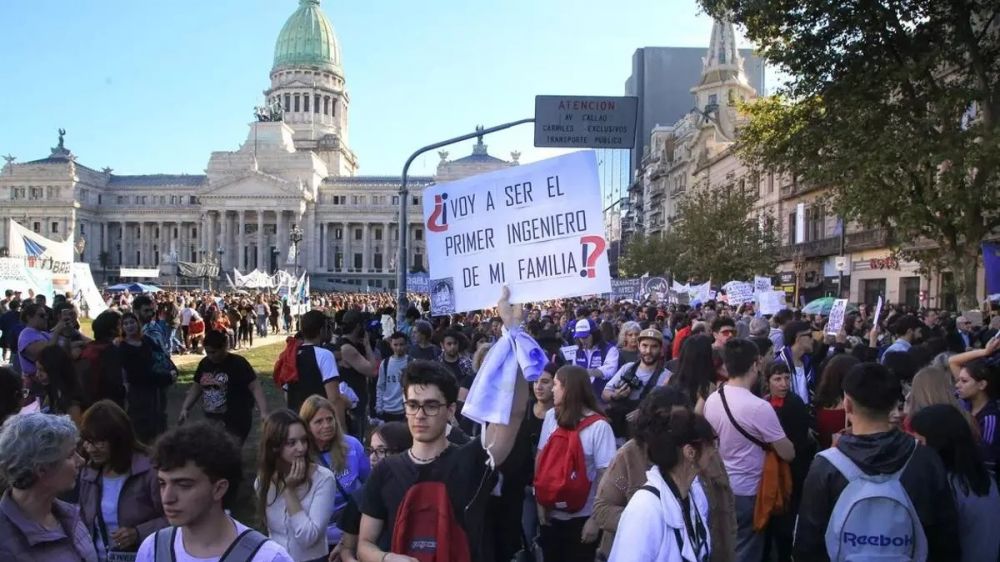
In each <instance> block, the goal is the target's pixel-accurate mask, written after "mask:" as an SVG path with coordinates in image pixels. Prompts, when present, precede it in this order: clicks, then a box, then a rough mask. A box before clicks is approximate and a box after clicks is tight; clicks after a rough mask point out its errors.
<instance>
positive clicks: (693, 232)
mask: <svg viewBox="0 0 1000 562" xmlns="http://www.w3.org/2000/svg"><path fill="white" fill-rule="evenodd" d="M755 202H756V194H755V193H754V192H753V191H750V190H741V189H740V188H738V187H736V186H735V185H733V184H728V185H725V186H712V187H711V188H707V187H702V188H695V189H692V190H691V191H689V192H688V193H685V194H684V196H682V197H681V199H680V200H679V201H678V203H677V214H676V216H675V217H674V218H673V219H672V220H671V221H670V224H671V230H670V231H669V232H667V233H666V234H664V235H663V236H661V237H650V238H639V239H636V240H634V241H633V242H632V243H630V244H629V246H628V249H627V253H626V256H625V258H624V261H623V270H624V271H625V272H626V273H627V274H629V275H642V274H643V273H650V274H653V275H656V274H660V273H664V272H669V273H671V274H672V275H673V277H674V279H678V280H682V281H687V280H696V281H699V282H702V281H707V280H709V279H711V280H713V281H714V282H718V283H720V284H721V283H725V282H727V281H731V280H734V279H752V278H753V276H754V275H771V274H773V273H774V269H775V266H776V265H777V261H776V259H777V248H778V236H777V232H776V230H775V228H774V226H773V224H774V221H773V220H772V218H771V217H769V216H767V215H760V216H757V215H755V214H754V213H752V210H753V205H754V203H755Z"/></svg>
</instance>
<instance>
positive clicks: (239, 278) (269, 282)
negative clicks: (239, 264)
mask: <svg viewBox="0 0 1000 562" xmlns="http://www.w3.org/2000/svg"><path fill="white" fill-rule="evenodd" d="M233 286H234V287H236V288H237V289H272V288H274V280H273V279H272V278H271V276H270V275H268V274H266V273H264V272H263V271H261V270H259V269H255V270H253V271H251V272H250V273H247V274H246V275H243V274H242V273H240V271H239V270H238V269H233Z"/></svg>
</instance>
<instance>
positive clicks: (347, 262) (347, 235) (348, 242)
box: [344, 221, 354, 271]
mask: <svg viewBox="0 0 1000 562" xmlns="http://www.w3.org/2000/svg"><path fill="white" fill-rule="evenodd" d="M353 243H354V231H353V230H351V222H350V221H345V222H344V270H345V271H353V270H354V250H353V248H352V246H353Z"/></svg>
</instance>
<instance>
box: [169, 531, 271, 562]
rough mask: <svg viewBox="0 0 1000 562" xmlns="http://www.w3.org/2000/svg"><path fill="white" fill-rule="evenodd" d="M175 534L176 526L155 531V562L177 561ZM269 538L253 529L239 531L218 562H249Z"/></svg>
mask: <svg viewBox="0 0 1000 562" xmlns="http://www.w3.org/2000/svg"><path fill="white" fill-rule="evenodd" d="M176 536H177V527H167V528H166V529H160V530H159V531H157V532H156V536H155V537H154V538H153V552H154V553H155V556H154V558H153V560H154V561H155V562H177V555H176V553H175V552H174V538H175V537H176ZM268 540H269V539H268V538H267V537H265V536H264V535H262V534H260V533H259V532H257V531H254V530H253V529H247V530H246V531H243V532H242V533H240V535H239V536H238V537H236V540H235V541H233V544H231V545H229V549H228V550H226V552H225V554H223V555H222V558H220V559H219V562H250V561H251V560H253V557H254V556H256V555H257V551H258V550H260V547H262V546H264V543H266V542H267V541H268Z"/></svg>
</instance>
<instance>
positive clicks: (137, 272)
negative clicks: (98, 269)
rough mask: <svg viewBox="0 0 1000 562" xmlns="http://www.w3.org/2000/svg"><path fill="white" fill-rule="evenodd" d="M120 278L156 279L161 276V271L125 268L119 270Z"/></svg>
mask: <svg viewBox="0 0 1000 562" xmlns="http://www.w3.org/2000/svg"><path fill="white" fill-rule="evenodd" d="M118 276H119V277H136V278H143V279H156V278H157V277H159V276H160V270H159V269H158V268H142V267H123V268H121V269H120V270H119V272H118Z"/></svg>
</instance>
